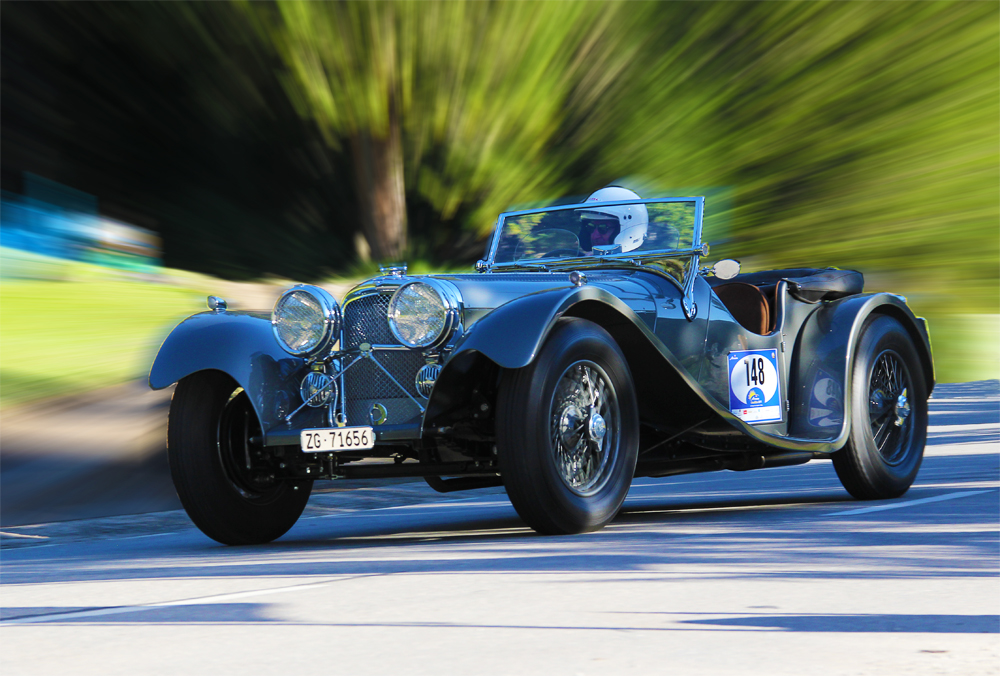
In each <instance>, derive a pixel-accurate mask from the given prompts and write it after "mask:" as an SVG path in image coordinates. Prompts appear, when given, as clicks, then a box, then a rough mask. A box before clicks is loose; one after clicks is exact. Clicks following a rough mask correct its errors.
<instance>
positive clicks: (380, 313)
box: [344, 293, 399, 349]
mask: <svg viewBox="0 0 1000 676" xmlns="http://www.w3.org/2000/svg"><path fill="white" fill-rule="evenodd" d="M390 298H391V294H387V293H373V294H371V295H369V296H364V297H363V298H358V299H357V300H354V301H351V302H350V303H348V304H347V305H346V306H345V307H344V343H345V344H344V348H345V349H351V348H354V347H357V346H358V345H360V344H361V343H372V344H373V345H398V344H399V341H398V340H396V337H395V336H393V335H392V331H390V330H389V321H388V320H387V319H386V313H387V312H388V310H389V299H390Z"/></svg>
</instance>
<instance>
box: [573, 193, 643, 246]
mask: <svg viewBox="0 0 1000 676" xmlns="http://www.w3.org/2000/svg"><path fill="white" fill-rule="evenodd" d="M638 199H642V198H641V197H639V195H637V194H636V193H634V192H632V191H631V190H629V189H627V188H621V187H619V186H616V185H615V186H609V187H607V188H601V189H600V190H598V191H597V192H595V193H593V194H592V195H591V196H590V197H588V198H587V202H588V203H590V202H623V201H626V200H638ZM578 213H579V214H580V248H581V249H582V250H583V253H584V254H585V255H588V256H589V255H592V254H593V249H594V247H595V246H599V245H602V244H618V245H621V248H622V252H623V253H624V252H626V251H632V250H633V249H636V248H638V247H639V246H640V245H641V244H642V243H643V241H645V239H646V230H647V228H648V227H649V214H648V213H647V211H646V205H645V204H625V205H620V206H601V205H598V204H595V205H594V206H593V207H588V208H587V209H586V210H580V211H579V212H578Z"/></svg>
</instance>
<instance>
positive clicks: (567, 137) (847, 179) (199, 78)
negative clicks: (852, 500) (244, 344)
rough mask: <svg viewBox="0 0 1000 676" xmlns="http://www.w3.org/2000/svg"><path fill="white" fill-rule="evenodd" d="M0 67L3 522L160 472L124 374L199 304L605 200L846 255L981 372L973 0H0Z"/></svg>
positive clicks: (799, 259)
mask: <svg viewBox="0 0 1000 676" xmlns="http://www.w3.org/2000/svg"><path fill="white" fill-rule="evenodd" d="M0 50H2V57H0V76H2V85H0V86H2V89H0V126H2V139H0V189H2V195H0V197H2V202H0V206H2V211H0V416H2V422H3V425H2V427H3V429H2V430H0V434H2V437H0V442H2V446H3V447H2V452H0V463H2V470H3V472H2V474H3V478H4V483H3V489H2V491H0V500H2V505H0V521H2V522H5V523H12V522H13V521H12V520H20V521H21V522H22V523H24V522H27V521H26V519H29V516H25V515H26V514H30V515H31V516H30V519H41V518H55V516H59V515H61V514H63V513H64V512H58V513H57V512H53V511H51V509H50V511H49V512H46V511H45V510H46V509H49V508H50V507H51V506H52V505H53V504H55V503H54V501H53V499H52V497H53V496H56V495H58V496H60V499H63V500H64V501H67V500H68V501H70V502H72V500H76V503H74V504H83V503H84V502H87V501H88V500H89V501H92V500H93V498H94V496H102V495H107V494H108V491H113V490H121V488H120V486H121V482H119V481H117V480H114V481H112V480H108V479H107V477H109V476H112V477H113V476H117V475H114V474H111V473H109V471H108V466H109V465H108V463H116V465H115V466H116V467H117V468H118V471H119V472H120V473H123V474H122V476H127V477H132V478H134V477H135V476H136V474H135V473H136V472H139V471H140V469H141V468H142V467H146V466H147V465H148V464H149V463H151V462H153V463H154V464H155V463H160V464H155V467H156V468H158V469H155V470H152V471H153V473H154V474H155V473H156V472H160V473H161V474H162V471H161V470H162V458H161V457H160V456H161V453H162V443H163V442H162V435H161V432H162V424H163V419H164V418H165V406H166V399H165V398H164V395H162V394H160V395H154V394H152V393H147V392H146V391H145V390H143V388H142V383H141V382H139V381H138V380H137V379H140V378H141V377H142V376H144V374H145V372H146V370H147V369H148V366H149V363H150V362H151V360H152V357H153V354H154V353H155V350H156V347H157V346H158V344H159V341H160V340H162V337H163V336H164V335H165V333H166V332H167V331H168V330H169V328H170V326H171V325H172V324H173V323H175V322H176V321H177V320H178V319H179V318H181V317H183V316H186V315H188V314H192V313H194V312H197V311H199V310H200V309H202V308H203V307H204V296H205V295H206V294H207V293H214V294H217V295H221V296H223V297H225V298H227V300H229V301H230V304H231V306H234V307H256V308H264V309H266V308H268V307H269V306H270V304H271V302H272V301H273V298H274V297H275V296H276V295H277V293H278V291H279V290H280V288H281V287H282V286H284V285H287V284H288V283H290V280H294V281H319V282H322V283H324V284H328V285H330V286H331V287H332V289H331V290H332V291H334V292H336V293H337V294H338V295H339V294H341V293H342V292H343V291H344V290H346V288H347V287H348V286H349V285H350V283H351V282H352V280H357V279H359V278H361V277H364V276H367V275H368V274H370V273H371V272H372V271H374V270H375V268H376V267H377V264H378V262H380V261H395V260H407V261H408V262H409V263H410V269H411V270H414V269H415V270H418V271H429V270H453V269H462V268H465V269H468V267H469V266H470V265H471V264H472V263H473V262H474V261H475V260H476V259H477V258H479V257H480V256H481V254H482V251H483V247H484V245H485V238H486V237H487V235H489V233H490V232H491V231H492V228H493V225H494V219H495V216H496V214H497V213H498V212H500V211H502V210H504V209H508V208H511V207H525V206H534V205H540V204H545V203H552V202H556V201H559V202H567V201H570V202H572V201H576V199H579V198H582V197H584V196H586V195H587V194H589V193H590V192H592V191H593V190H596V189H597V188H600V187H603V186H605V185H608V184H618V185H625V186H627V187H630V188H633V189H634V190H636V191H638V192H639V193H640V194H641V195H642V196H643V197H657V196H663V195H692V194H693V195H705V196H706V197H707V216H706V240H707V241H709V242H710V243H711V244H712V257H711V259H712V260H715V259H718V258H721V257H735V258H739V259H741V260H742V262H743V264H744V270H746V271H751V270H757V269H764V268H769V267H779V266H780V267H785V266H787V267H797V266H808V267H821V266H836V267H842V268H852V269H857V270H860V271H862V272H863V273H864V274H865V278H866V282H867V283H866V289H867V290H873V291H874V290H887V291H893V292H896V293H901V294H903V295H905V296H907V298H908V299H909V303H910V305H911V307H912V308H913V310H914V311H915V312H916V313H917V314H918V315H923V316H925V317H927V318H928V319H929V320H930V329H931V336H932V341H933V347H934V356H935V361H936V365H937V369H938V371H937V375H938V380H939V381H941V382H955V381H967V380H983V379H992V378H997V377H998V376H1000V358H998V351H1000V348H998V346H1000V314H998V313H1000V157H998V151H1000V91H998V89H1000V5H997V3H983V2H956V3H947V2H893V3H885V2H851V3H840V2H787V3H755V2H738V3H728V2H711V3H700V2H690V3H689V2H648V3H647V2H627V3H625V2H621V3H604V2H541V3H536V2H490V3H486V2H474V3H466V2H447V3H435V2H379V3H318V2H317V3H298V2H282V3H271V2H252V3H248V2H232V3H221V2H219V3H201V2H199V3H185V2H169V3H160V2H142V3H139V2H124V3H121V2H114V3H103V2H94V3H56V2H35V3H27V2H4V3H0ZM166 396H169V394H167V395H166ZM74 416H75V417H74ZM101 420H103V421H104V422H103V423H102V424H104V427H103V428H101V429H102V430H103V431H101V432H96V431H94V429H93V428H92V426H93V425H95V424H97V423H96V422H95V421H101ZM88 426H89V427H88ZM43 431H44V432H45V434H42V432H43ZM84 438H85V439H87V441H86V443H84V442H82V441H81V439H84ZM87 449H89V450H87ZM43 456H44V457H45V458H46V460H45V463H42V464H38V463H39V462H41V461H40V460H39V458H42V457H43ZM52 458H55V459H57V460H58V463H60V467H61V468H62V473H61V474H60V473H59V472H52V471H51V467H52V465H51V459H52ZM95 458H101V460H100V462H98V461H97V460H95ZM81 467H82V468H84V469H87V471H89V472H91V473H92V474H93V475H94V477H98V476H100V477H103V478H102V479H96V478H95V479H93V480H90V481H89V482H87V483H86V484H85V485H86V486H87V487H86V490H84V489H83V488H81V481H80V480H79V476H80V475H79V472H78V471H77V470H79V468H81ZM32 468H34V469H32ZM38 468H42V469H41V470H39V469H38ZM69 468H77V469H73V470H72V471H70V469H69ZM79 471H83V470H79ZM29 475H30V476H41V475H45V476H47V477H49V478H48V479H46V480H47V481H49V483H47V484H46V486H45V490H40V489H38V487H36V486H33V485H32V484H31V482H30V481H27V480H26V479H24V477H27V476H29ZM64 475H65V476H64ZM52 477H55V478H52ZM59 477H63V478H59ZM60 481H61V482H62V483H59V482H60ZM131 483H132V484H136V483H137V482H135V481H132V482H131ZM68 487H72V488H73V490H69V488H68ZM115 487H118V488H115ZM73 491H77V492H80V491H83V493H82V494H81V495H83V497H78V498H72V500H71V494H72V493H73ZM140 492H142V493H143V496H144V497H145V498H149V496H150V495H153V494H155V493H156V491H150V490H148V489H147V490H143V491H140ZM161 492H162V495H161V498H162V500H161V502H160V503H157V504H159V505H168V504H173V503H172V502H171V500H175V498H173V496H172V492H171V491H170V489H169V486H168V485H164V486H163V487H162V491H161ZM88 496H89V497H88ZM157 499H160V498H157ZM67 504H69V503H67ZM81 509H82V508H81ZM32 510H34V511H32ZM39 510H41V511H39ZM71 513H72V514H76V515H90V513H89V512H86V513H85V510H84V511H75V512H71ZM53 515H55V516H53Z"/></svg>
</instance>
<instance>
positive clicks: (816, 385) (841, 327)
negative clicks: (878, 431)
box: [789, 293, 934, 450]
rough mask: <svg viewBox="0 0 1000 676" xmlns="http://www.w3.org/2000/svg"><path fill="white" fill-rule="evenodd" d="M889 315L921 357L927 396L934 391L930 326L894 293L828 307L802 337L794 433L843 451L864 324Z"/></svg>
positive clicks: (795, 375)
mask: <svg viewBox="0 0 1000 676" xmlns="http://www.w3.org/2000/svg"><path fill="white" fill-rule="evenodd" d="M872 314H886V315H889V316H891V317H893V318H895V319H897V320H899V322H900V323H901V324H902V325H903V327H904V328H905V329H906V331H907V332H908V333H909V334H910V338H911V339H912V340H913V344H914V345H915V346H916V349H917V353H918V354H919V355H920V359H921V367H922V369H923V377H924V378H925V379H926V382H927V393H928V395H930V392H931V390H932V389H933V388H934V362H933V359H932V356H931V347H930V338H929V336H928V333H927V327H926V322H925V321H924V320H922V319H919V318H917V317H915V316H914V315H913V312H911V311H910V308H908V307H907V306H906V303H905V301H904V300H903V299H902V298H901V297H899V296H896V295H893V294H889V293H877V294H871V295H863V296H861V295H859V296H851V297H848V298H844V299H842V300H838V301H833V302H830V303H826V304H824V305H823V306H822V307H821V308H819V309H818V310H817V311H816V312H814V313H813V314H812V315H810V317H809V319H808V320H807V321H806V323H805V325H804V326H803V327H802V330H801V331H800V332H799V336H798V339H797V340H796V345H795V359H794V361H793V363H792V369H791V373H790V378H789V380H790V387H789V391H790V395H791V396H790V399H791V402H792V416H791V420H790V424H789V433H790V435H792V436H796V437H800V438H803V439H816V440H829V441H832V442H833V443H832V444H831V446H832V450H836V449H839V448H841V447H842V446H843V445H844V443H845V442H846V441H847V435H848V434H849V432H850V429H851V384H852V383H851V376H852V368H851V366H852V365H853V364H854V359H855V352H856V350H857V345H858V342H859V341H860V339H861V332H862V330H863V329H864V325H865V320H867V319H868V317H869V316H871V315H872Z"/></svg>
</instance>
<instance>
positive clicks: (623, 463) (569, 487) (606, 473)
mask: <svg viewBox="0 0 1000 676" xmlns="http://www.w3.org/2000/svg"><path fill="white" fill-rule="evenodd" d="M497 446H498V455H499V458H498V459H499V465H500V473H501V476H502V477H503V482H504V486H505V487H506V489H507V495H508V496H509V497H510V501H511V503H512V504H513V505H514V508H515V509H516V510H517V513H518V514H519V515H520V517H521V518H522V519H524V521H525V522H526V523H527V524H528V525H529V526H531V527H532V528H533V529H535V530H536V531H538V532H539V533H545V534H552V535H554V534H565V533H582V532H586V531H593V530H598V529H599V528H602V527H603V526H605V525H606V524H607V523H608V522H610V521H611V519H613V518H614V516H615V514H617V513H618V510H619V508H620V507H621V505H622V502H623V501H624V500H625V495H626V494H627V493H628V489H629V486H630V484H631V481H632V476H633V473H634V472H635V464H636V458H637V457H638V451H639V415H638V406H637V403H636V396H635V388H634V387H633V384H632V375H631V372H630V371H629V368H628V364H627V362H626V361H625V357H624V355H623V354H622V352H621V350H620V349H619V348H618V345H617V344H616V343H615V341H614V339H613V338H612V337H611V336H610V335H609V334H608V333H607V331H605V330H604V329H602V328H601V327H600V326H598V325H597V324H594V323H593V322H589V321H586V320H583V319H576V318H569V319H563V320H561V321H560V322H559V324H558V325H557V326H556V328H555V329H554V330H553V331H552V333H551V334H550V335H549V338H548V340H547V341H546V343H545V346H544V347H543V348H542V350H541V352H540V354H539V355H538V357H537V358H536V359H535V361H534V362H532V363H531V364H530V365H528V366H526V367H524V368H522V369H517V370H511V371H506V372H505V373H504V375H503V378H502V379H501V383H500V394H499V398H498V402H497Z"/></svg>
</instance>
